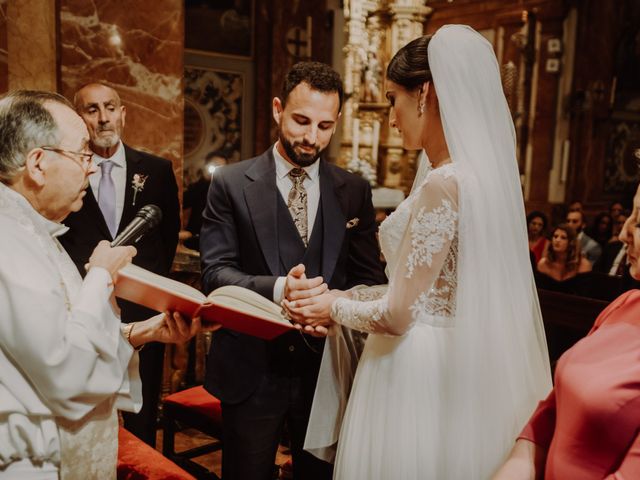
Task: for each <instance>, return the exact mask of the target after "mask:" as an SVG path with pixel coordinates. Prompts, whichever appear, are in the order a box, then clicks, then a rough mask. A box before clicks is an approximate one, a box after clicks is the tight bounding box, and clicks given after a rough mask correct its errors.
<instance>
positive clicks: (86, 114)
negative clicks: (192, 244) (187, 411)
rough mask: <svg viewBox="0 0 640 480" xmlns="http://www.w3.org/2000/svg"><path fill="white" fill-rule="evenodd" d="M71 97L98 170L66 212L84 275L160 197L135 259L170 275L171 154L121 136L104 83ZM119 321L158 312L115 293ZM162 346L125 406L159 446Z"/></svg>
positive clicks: (70, 244) (173, 222)
mask: <svg viewBox="0 0 640 480" xmlns="http://www.w3.org/2000/svg"><path fill="white" fill-rule="evenodd" d="M74 104H75V107H76V110H77V112H78V114H79V115H80V116H81V117H82V119H83V120H84V122H85V124H86V125H87V128H88V130H89V135H90V138H91V141H90V144H91V150H92V151H93V152H94V157H93V161H94V163H95V164H96V166H97V167H98V169H97V172H96V173H95V174H94V175H92V176H91V177H89V182H90V184H91V187H90V188H88V189H87V195H86V197H85V201H84V205H83V207H82V209H81V210H80V211H78V212H76V213H72V214H71V215H69V216H68V217H67V219H66V220H65V225H66V226H68V227H69V231H68V232H67V233H66V234H65V235H63V236H62V237H61V239H60V241H61V242H62V245H63V246H64V248H65V249H66V250H67V252H68V253H69V256H70V257H71V258H72V259H73V261H74V262H75V264H76V266H77V267H78V270H79V271H80V273H81V274H82V275H84V274H85V270H84V265H85V264H86V263H87V261H88V259H89V256H90V255H91V252H92V251H93V249H94V248H95V246H96V245H97V243H98V242H99V241H100V240H112V239H113V238H114V237H115V236H116V235H117V234H118V233H119V232H120V231H121V230H122V229H123V228H125V227H126V226H127V225H128V224H129V222H131V220H133V218H134V217H135V214H136V213H137V212H138V210H140V208H141V207H143V206H144V205H147V204H155V205H157V206H158V207H160V209H161V210H162V222H161V223H160V225H159V226H158V227H157V228H156V229H155V230H153V231H151V232H149V233H147V234H146V235H145V237H144V238H143V239H142V240H141V241H139V242H138V243H137V244H136V248H137V250H138V254H137V255H136V256H135V258H134V260H133V263H135V264H136V265H140V266H141V267H143V268H146V269H148V270H151V271H153V272H156V273H158V274H161V275H167V274H168V273H169V270H170V268H171V264H172V262H173V257H174V254H175V250H176V246H177V244H178V231H179V229H180V207H179V201H178V187H177V184H176V178H175V175H174V173H173V168H172V165H171V162H170V161H169V160H165V159H163V158H159V157H155V156H153V155H149V154H148V153H144V152H140V151H137V150H134V149H132V148H130V147H128V146H127V145H124V144H123V143H122V141H121V139H120V137H121V135H122V130H123V128H124V124H125V115H126V110H125V107H124V106H123V105H122V104H121V102H120V97H119V96H118V93H117V92H116V91H115V90H114V89H112V88H110V87H108V86H106V85H103V84H99V83H91V84H88V85H85V86H84V87H82V88H81V89H80V90H78V92H76V94H75V96H74ZM118 304H119V305H120V308H121V317H122V321H123V322H126V323H129V322H134V321H138V320H142V319H146V318H148V317H150V316H151V315H153V314H155V312H153V311H151V310H148V309H146V308H144V307H141V306H139V305H135V304H133V303H129V302H125V301H121V300H118ZM163 360H164V346H163V345H162V344H160V343H151V344H148V345H147V346H146V347H145V348H144V349H143V350H142V351H141V352H140V378H141V380H142V397H143V406H142V410H141V411H140V413H138V414H131V413H123V416H124V422H125V427H126V428H127V429H128V430H129V431H131V432H132V433H134V434H135V435H137V436H138V437H139V438H141V439H142V440H144V441H145V442H146V443H148V444H149V445H152V446H155V437H156V421H157V414H158V401H159V394H160V387H161V383H162V366H163Z"/></svg>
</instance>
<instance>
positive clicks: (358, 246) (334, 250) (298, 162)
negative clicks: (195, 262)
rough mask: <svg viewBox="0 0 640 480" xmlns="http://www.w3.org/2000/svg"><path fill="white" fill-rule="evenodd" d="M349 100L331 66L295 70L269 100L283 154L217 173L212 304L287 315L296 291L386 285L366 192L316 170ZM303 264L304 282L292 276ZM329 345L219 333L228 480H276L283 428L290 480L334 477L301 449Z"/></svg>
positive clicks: (209, 213) (206, 226)
mask: <svg viewBox="0 0 640 480" xmlns="http://www.w3.org/2000/svg"><path fill="white" fill-rule="evenodd" d="M342 95H343V92H342V82H341V80H340V76H339V75H338V74H337V73H336V72H335V71H333V70H332V69H331V68H330V67H329V66H327V65H324V64H321V63H317V62H303V63H299V64H297V65H295V66H294V67H293V69H292V70H291V71H290V72H289V73H288V74H287V77H286V80H285V84H284V87H283V90H282V94H281V96H280V98H277V97H276V98H274V99H273V115H274V119H275V121H276V123H277V124H278V141H277V142H276V143H275V145H274V146H272V147H271V148H269V150H267V151H266V152H264V153H263V154H262V155H259V156H257V157H255V158H252V159H250V160H246V161H242V162H240V163H237V164H235V165H229V166H226V167H222V168H219V169H217V170H216V171H215V173H214V174H213V178H212V182H211V186H210V189H209V194H208V199H207V206H206V208H205V211H204V216H203V227H202V231H201V236H200V251H201V260H202V283H203V288H204V291H205V292H206V293H208V292H210V291H211V290H213V289H215V288H218V287H220V286H222V285H229V284H233V285H240V286H243V287H246V288H249V289H251V290H254V291H256V292H258V293H260V294H261V295H263V296H264V297H266V298H268V299H270V300H273V301H274V302H275V303H278V304H279V303H280V302H281V300H282V299H283V298H284V297H286V296H287V294H288V293H289V291H290V290H291V289H294V288H295V289H315V290H321V289H324V288H326V286H327V284H328V286H329V288H349V287H352V286H354V285H358V284H367V285H374V284H380V283H384V282H385V281H386V280H385V277H384V273H383V269H382V265H381V264H380V261H379V256H380V255H379V250H378V244H377V241H376V238H375V232H376V223H375V214H374V210H373V206H372V204H371V189H370V187H369V185H368V184H367V182H366V181H364V180H363V179H362V178H360V177H358V176H356V175H353V174H350V173H348V172H346V171H344V170H342V169H340V168H338V167H336V166H335V165H331V164H329V163H327V162H325V161H324V160H322V159H320V156H321V154H322V153H323V151H324V150H325V149H326V148H327V146H328V145H329V142H330V140H331V137H332V135H333V133H334V132H335V129H336V123H337V121H338V117H339V113H340V108H341V106H342ZM300 263H302V264H304V266H305V269H306V271H305V274H304V275H302V276H301V275H300V274H299V272H298V273H296V274H295V275H294V274H293V273H289V275H288V272H291V271H292V269H294V267H295V266H296V265H298V264H300ZM293 271H296V270H295V269H294V270H293ZM296 276H297V277H298V278H295V277H296ZM323 282H325V283H326V284H325V283H323ZM323 346H324V339H323V338H314V337H311V336H308V335H303V334H302V333H300V332H298V331H295V332H290V333H287V334H285V335H282V336H280V337H279V338H277V339H275V340H272V341H264V340H261V339H258V338H254V337H250V336H246V335H241V334H238V333H235V332H232V331H229V330H221V331H220V332H218V333H216V335H215V336H214V338H213V341H212V346H211V350H210V352H209V358H208V364H207V374H206V380H205V388H206V389H207V390H208V391H209V392H211V393H212V394H213V395H215V396H217V397H218V398H219V399H220V400H221V402H222V415H223V424H224V448H223V459H222V475H223V478H225V480H236V479H238V480H239V479H242V480H254V479H256V480H257V479H268V478H271V473H272V471H273V464H274V460H275V454H276V450H277V447H278V443H279V440H280V434H281V433H282V428H283V425H284V423H285V422H286V424H287V428H288V432H289V436H290V440H291V451H292V457H293V473H294V478H298V479H307V480H309V479H316V478H323V479H329V478H331V466H330V465H329V464H327V463H324V462H321V461H320V460H318V459H316V458H315V457H313V456H312V455H311V454H309V453H307V452H305V451H303V449H302V446H303V443H304V437H305V433H306V428H307V423H308V420H309V413H310V409H311V403H312V399H313V394H314V390H315V385H316V380H317V376H318V369H319V365H320V360H321V356H322V349H323Z"/></svg>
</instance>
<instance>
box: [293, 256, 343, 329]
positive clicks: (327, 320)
mask: <svg viewBox="0 0 640 480" xmlns="http://www.w3.org/2000/svg"><path fill="white" fill-rule="evenodd" d="M338 294H339V291H337V290H329V287H328V285H327V284H326V283H324V279H323V278H322V277H314V278H307V277H306V275H305V267H304V265H303V264H298V265H296V266H295V267H293V268H292V269H291V270H290V271H289V273H288V274H287V280H286V282H285V287H284V299H283V300H282V308H283V312H284V313H285V316H286V317H287V318H288V319H289V320H290V321H291V323H293V325H294V326H295V327H296V328H297V329H298V330H301V331H303V332H304V333H308V334H309V335H313V336H317V337H324V336H326V335H327V334H328V333H329V328H330V326H331V325H332V324H333V322H332V320H331V316H330V314H331V305H332V304H333V302H334V300H335V299H336V298H337V296H338Z"/></svg>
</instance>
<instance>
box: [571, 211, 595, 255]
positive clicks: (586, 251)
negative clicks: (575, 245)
mask: <svg viewBox="0 0 640 480" xmlns="http://www.w3.org/2000/svg"><path fill="white" fill-rule="evenodd" d="M567 223H568V224H569V226H570V227H571V228H573V230H574V231H575V232H576V234H577V235H578V242H579V244H580V249H581V250H582V254H583V255H584V256H585V257H587V260H589V261H590V262H591V265H593V264H594V263H596V262H597V261H598V258H600V255H602V247H600V245H599V244H598V242H596V241H595V240H594V239H593V238H591V237H590V236H589V235H587V234H586V233H585V232H584V227H586V225H587V224H586V223H585V221H584V213H582V211H580V210H571V207H569V213H567Z"/></svg>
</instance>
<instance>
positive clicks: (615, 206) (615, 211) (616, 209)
mask: <svg viewBox="0 0 640 480" xmlns="http://www.w3.org/2000/svg"><path fill="white" fill-rule="evenodd" d="M623 213H624V206H623V205H622V203H620V202H613V203H612V204H611V206H610V207H609V215H611V218H614V219H615V218H617V217H618V215H622V214H623Z"/></svg>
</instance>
